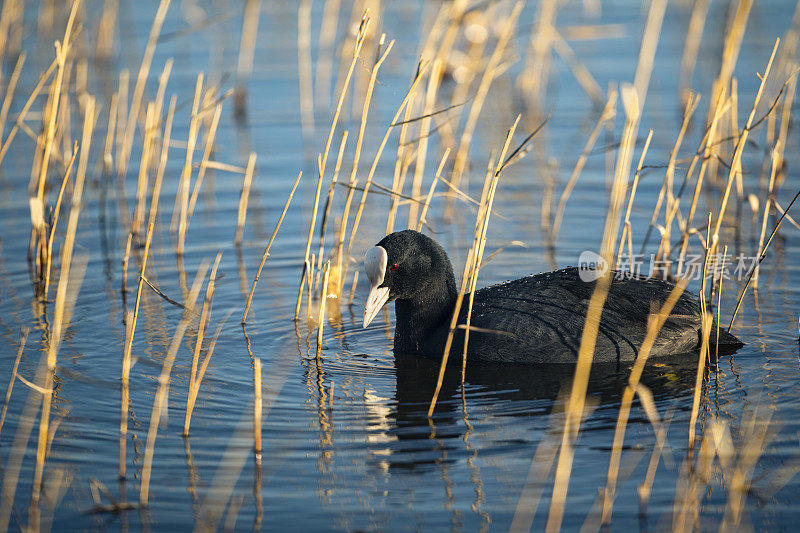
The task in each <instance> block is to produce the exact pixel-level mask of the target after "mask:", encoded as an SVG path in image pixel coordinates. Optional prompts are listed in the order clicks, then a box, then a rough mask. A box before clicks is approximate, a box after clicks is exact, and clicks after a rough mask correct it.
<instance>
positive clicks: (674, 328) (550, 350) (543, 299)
mask: <svg viewBox="0 0 800 533" xmlns="http://www.w3.org/2000/svg"><path fill="white" fill-rule="evenodd" d="M364 269H365V270H366V274H367V277H368V278H369V281H370V285H371V286H370V292H369V296H368V297H367V303H366V306H365V308H364V327H366V326H367V325H368V324H369V323H370V322H371V321H372V319H373V318H374V317H375V315H376V314H377V313H378V311H379V310H380V309H381V307H383V305H384V304H386V303H387V302H391V301H394V302H395V315H396V317H397V321H396V322H397V323H396V326H395V333H394V351H395V353H404V354H417V355H423V356H426V357H431V358H434V359H440V358H441V357H442V353H443V351H444V344H445V341H446V339H447V332H448V329H449V326H450V320H451V318H452V313H453V308H454V306H455V302H456V299H457V297H458V290H457V288H456V281H455V277H454V276H453V267H452V266H451V264H450V259H449V258H448V257H447V253H446V252H445V251H444V249H443V248H442V247H441V246H439V244H438V243H436V241H434V240H433V239H431V238H430V237H427V236H426V235H423V234H421V233H419V232H416V231H413V230H405V231H399V232H396V233H392V234H390V235H387V236H386V237H384V238H383V239H382V240H381V241H380V242H379V243H378V244H377V245H376V246H374V247H372V248H370V249H369V250H368V251H367V253H366V255H365V256H364ZM594 286H595V282H593V281H591V282H585V281H582V280H581V278H580V276H579V272H578V268H576V267H572V268H565V269H562V270H557V271H555V272H548V273H545V274H537V275H535V276H527V277H524V278H520V279H517V280H513V281H507V282H505V283H501V284H499V285H493V286H491V287H486V288H484V289H480V290H478V291H476V292H475V302H474V305H473V308H472V318H471V321H470V324H471V326H473V327H475V328H480V329H481V330H484V331H478V330H472V331H470V335H469V345H468V352H467V359H468V360H470V361H492V362H504V363H569V362H575V361H576V359H577V356H578V348H579V347H580V342H581V331H582V330H583V325H584V322H585V320H586V311H587V308H588V305H589V298H590V297H591V295H592V291H593V290H594ZM672 288H673V285H672V284H671V283H667V282H665V281H661V280H657V279H652V278H633V279H614V281H613V282H612V284H611V288H610V290H609V293H608V298H607V300H606V303H605V307H604V309H603V313H602V315H601V320H600V331H599V334H598V336H597V345H596V348H595V355H594V361H596V362H619V361H632V360H634V359H635V358H636V354H637V352H638V350H639V347H640V346H641V344H642V341H644V337H645V334H646V332H647V319H648V315H649V314H650V312H651V303H653V302H655V303H657V304H658V305H659V306H660V305H663V303H664V302H665V301H666V299H667V297H668V296H669V294H670V292H671V291H672ZM466 307H467V305H466V302H465V305H463V306H462V312H461V316H460V317H459V324H461V323H465V322H466ZM712 330H713V331H712V342H714V341H715V336H714V332H715V331H716V327H715V328H712ZM699 344H700V304H699V301H698V300H697V297H696V296H694V295H691V294H689V293H687V292H684V293H683V294H682V295H681V297H680V298H679V299H678V302H677V303H676V305H675V307H674V308H673V310H672V314H671V315H670V316H669V318H668V319H667V321H666V323H665V324H664V327H663V328H662V330H661V332H660V333H659V335H658V338H657V340H656V343H655V345H654V346H653V349H652V351H651V353H650V355H651V357H659V356H666V355H675V354H684V353H687V352H692V351H695V350H697V349H698V347H699ZM719 344H720V346H721V347H723V348H725V349H726V351H730V350H731V349H735V348H738V347H739V346H741V345H742V343H741V342H740V341H739V340H738V339H737V338H736V337H734V336H733V335H731V334H729V333H727V332H726V331H722V330H720V335H719ZM462 350H463V329H459V330H457V333H456V336H455V339H454V343H453V347H452V349H451V354H458V355H459V356H458V357H452V358H451V360H452V361H460V359H461V358H460V354H461V353H462Z"/></svg>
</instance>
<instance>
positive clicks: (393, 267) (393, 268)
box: [389, 263, 397, 270]
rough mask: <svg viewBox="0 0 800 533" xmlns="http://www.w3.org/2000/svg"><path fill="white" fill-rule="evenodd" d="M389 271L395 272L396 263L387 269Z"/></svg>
mask: <svg viewBox="0 0 800 533" xmlns="http://www.w3.org/2000/svg"><path fill="white" fill-rule="evenodd" d="M389 270H397V263H395V264H393V265H392V266H390V267H389Z"/></svg>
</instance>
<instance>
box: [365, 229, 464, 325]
mask: <svg viewBox="0 0 800 533" xmlns="http://www.w3.org/2000/svg"><path fill="white" fill-rule="evenodd" d="M364 270H365V271H366V274H367V278H368V279H369V284H370V287H369V296H368V297H367V303H366V305H365V306H364V327H367V326H368V325H369V323H370V322H371V321H372V319H373V318H375V315H377V314H378V311H380V309H381V307H383V306H384V305H385V304H386V303H387V302H392V301H394V300H408V301H410V302H412V303H419V304H422V303H427V302H431V299H432V298H434V299H435V298H439V299H440V300H445V299H447V300H449V298H444V296H441V295H449V293H450V292H455V278H454V277H453V267H452V266H451V265H450V260H449V259H448V257H447V253H446V252H445V251H444V249H443V248H442V247H441V246H439V244H438V243H437V242H436V241H434V240H433V239H431V238H430V237H428V236H426V235H423V234H422V233H419V232H417V231H414V230H410V229H408V230H403V231H398V232H395V233H390V234H389V235H387V236H386V237H384V238H383V239H382V240H381V241H380V242H379V243H378V244H377V245H375V246H373V247H372V248H370V249H369V250H367V253H366V254H365V255H364ZM441 303H442V304H444V305H447V304H448V303H450V302H445V301H442V302H441Z"/></svg>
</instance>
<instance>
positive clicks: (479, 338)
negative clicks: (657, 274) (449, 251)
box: [462, 268, 700, 362]
mask: <svg viewBox="0 0 800 533" xmlns="http://www.w3.org/2000/svg"><path fill="white" fill-rule="evenodd" d="M594 287H595V283H594V282H584V281H582V280H581V279H580V277H579V275H578V270H577V268H568V269H563V270H559V271H555V272H548V273H545V274H539V275H536V276H528V277H525V278H521V279H518V280H514V281H510V282H506V283H502V284H499V285H494V286H491V287H487V288H485V289H482V290H480V291H478V292H477V293H476V295H475V304H474V306H473V313H472V319H471V325H472V326H475V327H477V328H480V330H473V331H472V332H471V333H470V341H469V342H470V349H469V351H470V354H473V353H474V354H475V358H476V359H483V360H495V361H506V362H515V361H516V362H573V361H575V360H576V359H577V354H578V349H579V347H580V342H581V334H582V331H583V326H584V323H585V321H586V312H587V309H588V305H589V299H590V298H591V295H592V292H593V291H594ZM672 287H673V286H672V285H671V284H669V283H666V282H663V281H659V280H644V279H628V280H626V279H621V280H614V282H613V283H612V286H611V289H610V290H609V295H608V298H607V301H606V304H605V307H604V310H603V313H602V315H601V321H600V328H599V333H598V336H597V341H596V348H595V357H594V360H595V361H630V360H633V359H634V358H635V357H636V354H637V353H638V350H639V348H640V346H641V344H642V342H643V340H644V337H645V335H646V333H647V320H648V315H649V314H650V313H651V309H652V308H651V305H652V304H651V302H652V303H654V304H656V305H657V306H661V305H663V303H664V301H666V299H667V297H668V296H669V294H670V292H671V290H672ZM462 316H463V315H462ZM699 328H700V318H699V306H698V305H697V303H696V302H695V301H694V300H693V299H692V297H691V295H689V294H687V293H684V295H682V296H681V298H680V299H679V300H678V302H677V304H676V306H675V308H674V310H673V312H672V314H671V315H670V317H669V319H668V320H667V322H666V324H665V325H664V328H663V329H662V331H661V333H660V334H659V337H658V340H657V342H656V344H655V346H654V347H653V350H652V352H651V355H653V356H659V355H667V354H674V353H683V352H688V351H691V350H693V349H695V348H696V346H697V344H698V333H697V331H698V330H699Z"/></svg>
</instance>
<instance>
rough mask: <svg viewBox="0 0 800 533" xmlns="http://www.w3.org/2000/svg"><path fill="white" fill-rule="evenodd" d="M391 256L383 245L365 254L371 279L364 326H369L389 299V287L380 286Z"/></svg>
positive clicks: (366, 266)
mask: <svg viewBox="0 0 800 533" xmlns="http://www.w3.org/2000/svg"><path fill="white" fill-rule="evenodd" d="M388 261H389V257H388V255H387V254H386V250H385V249H384V248H383V247H382V246H373V247H372V248H370V249H369V250H367V253H366V254H364V270H365V271H366V273H367V278H368V279H369V295H368V296H367V303H366V304H365V305H364V327H367V326H369V323H370V322H372V319H373V318H375V315H377V314H378V311H380V310H381V307H383V305H384V304H385V303H386V300H388V299H389V287H379V285H380V284H381V283H383V277H384V275H385V273H386V263H387V262H388Z"/></svg>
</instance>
